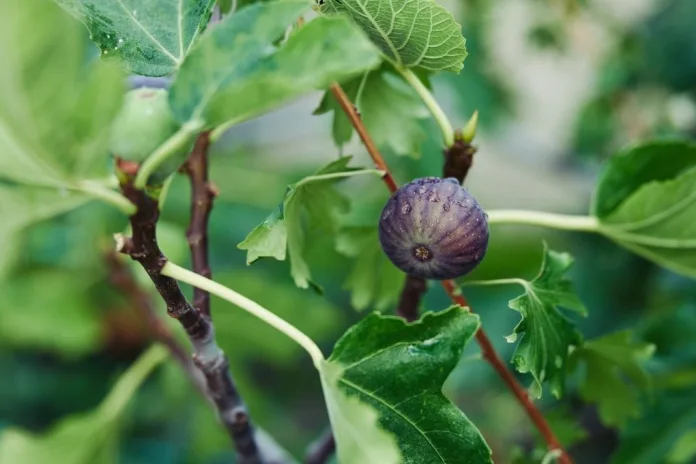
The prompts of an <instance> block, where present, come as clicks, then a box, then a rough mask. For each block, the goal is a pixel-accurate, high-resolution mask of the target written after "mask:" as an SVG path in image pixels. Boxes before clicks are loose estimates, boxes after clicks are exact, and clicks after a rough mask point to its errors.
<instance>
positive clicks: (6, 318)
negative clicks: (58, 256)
mask: <svg viewBox="0 0 696 464" xmlns="http://www.w3.org/2000/svg"><path fill="white" fill-rule="evenodd" d="M91 283H92V282H90V279H88V278H87V279H86V278H85V276H83V275H80V274H79V273H70V272H69V271H66V270H51V271H41V272H32V273H28V274H25V275H22V276H20V277H16V278H12V279H8V280H7V281H6V282H4V283H3V284H2V285H0V294H2V295H3V304H2V307H1V308H0V345H2V346H6V347H18V348H38V349H44V350H49V351H51V352H54V353H60V354H64V355H66V356H75V355H80V354H86V353H89V352H91V351H93V350H94V349H95V348H96V347H98V346H99V345H100V343H101V341H102V335H103V330H102V322H101V320H102V319H101V317H100V314H99V312H98V308H95V307H94V305H92V304H91V301H90V300H89V297H88V295H89V294H88V293H87V292H86V290H87V289H88V288H89V285H90V284H91ZM37 289H38V290H39V291H37Z"/></svg>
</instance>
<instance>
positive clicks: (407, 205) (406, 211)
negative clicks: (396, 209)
mask: <svg viewBox="0 0 696 464" xmlns="http://www.w3.org/2000/svg"><path fill="white" fill-rule="evenodd" d="M411 210H413V207H412V206H411V203H409V202H404V204H403V205H402V206H401V212H402V213H404V214H411Z"/></svg>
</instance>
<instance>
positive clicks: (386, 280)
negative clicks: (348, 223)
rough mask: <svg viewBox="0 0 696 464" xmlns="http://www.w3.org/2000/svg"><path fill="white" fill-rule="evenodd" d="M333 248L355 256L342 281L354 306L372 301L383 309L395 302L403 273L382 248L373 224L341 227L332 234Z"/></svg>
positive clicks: (375, 306) (377, 308) (402, 281)
mask: <svg viewBox="0 0 696 464" xmlns="http://www.w3.org/2000/svg"><path fill="white" fill-rule="evenodd" d="M336 250H337V251H338V252H339V253H341V254H343V255H346V256H349V257H351V258H354V260H355V262H354V264H353V268H352V269H351V271H350V274H349V275H348V278H347V279H346V282H345V283H344V285H343V288H345V289H347V290H350V292H351V296H350V302H351V304H352V305H353V307H354V308H355V309H357V310H359V311H362V310H364V309H366V308H368V307H370V305H372V306H373V307H374V308H375V309H376V310H378V311H384V310H386V309H388V308H390V307H392V306H393V305H394V304H395V303H396V301H397V299H398V298H399V295H400V294H401V287H402V286H403V283H404V279H405V277H406V275H405V274H404V273H403V272H401V271H400V270H399V269H398V268H397V267H396V266H394V264H392V262H391V261H389V259H388V258H387V257H386V255H385V254H384V251H382V247H381V246H380V245H379V240H378V238H377V227H376V226H375V227H348V228H344V229H342V230H341V232H340V233H339V234H338V236H337V237H336Z"/></svg>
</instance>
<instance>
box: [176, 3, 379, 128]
mask: <svg viewBox="0 0 696 464" xmlns="http://www.w3.org/2000/svg"><path fill="white" fill-rule="evenodd" d="M308 9H309V4H308V3H307V2H306V1H295V0H280V1H274V2H268V3H262V4H254V5H251V6H248V7H245V8H242V9H241V10H240V11H239V12H238V13H236V14H234V15H232V16H230V17H228V18H226V19H225V20H223V22H222V23H220V24H219V25H217V26H216V27H215V28H213V29H212V30H211V31H210V32H209V33H208V34H206V35H205V36H203V37H202V38H201V40H200V41H199V42H198V43H197V44H196V45H195V46H194V47H193V49H192V50H191V54H190V55H189V56H188V57H187V58H186V60H185V61H184V64H183V65H182V67H181V70H180V71H179V73H178V74H177V76H176V79H175V81H174V83H173V84H172V89H171V100H170V101H171V104H172V108H173V110H174V113H175V115H176V117H177V118H179V120H180V121H181V122H186V121H190V120H201V121H203V122H204V124H206V125H207V126H211V127H216V126H220V125H225V126H227V125H230V124H235V123H239V122H241V121H244V120H247V119H251V118H253V117H255V116H258V115H259V114H261V113H263V112H266V111H270V110H271V109H273V108H276V107H278V106H280V105H282V104H285V103H288V102H289V101H291V100H293V99H295V98H297V97H299V96H301V95H303V94H305V93H307V92H310V91H312V90H322V89H326V88H327V87H329V85H331V84H332V83H333V82H335V81H341V80H344V79H348V78H350V77H352V76H354V75H356V74H359V73H361V72H364V71H365V70H367V69H370V68H373V67H375V66H376V65H377V64H378V63H379V54H378V53H377V50H376V49H375V47H374V46H373V45H372V44H371V43H370V41H369V40H368V39H367V38H366V37H365V36H364V34H363V33H362V32H361V31H360V30H359V29H358V28H357V27H355V26H354V25H352V24H351V23H350V21H349V20H347V19H345V18H317V19H315V20H313V21H311V22H310V23H309V24H307V25H306V26H304V27H302V28H301V29H300V30H298V31H297V32H296V33H294V34H293V35H292V36H291V37H290V39H288V41H287V42H286V43H284V44H283V45H282V46H281V47H280V48H274V47H273V42H274V41H275V40H276V39H278V38H279V37H281V36H282V35H283V33H284V32H285V30H286V29H287V27H288V26H289V25H291V24H292V23H293V21H295V20H296V19H297V18H299V17H300V16H301V15H302V14H303V13H305V12H306V11H307V10H308Z"/></svg>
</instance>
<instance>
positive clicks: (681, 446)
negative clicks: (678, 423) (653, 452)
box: [667, 428, 696, 464]
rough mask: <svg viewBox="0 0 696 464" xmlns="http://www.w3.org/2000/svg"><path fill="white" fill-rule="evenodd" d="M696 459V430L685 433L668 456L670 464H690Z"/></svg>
mask: <svg viewBox="0 0 696 464" xmlns="http://www.w3.org/2000/svg"><path fill="white" fill-rule="evenodd" d="M694 458H696V428H694V429H691V430H689V431H688V432H686V433H684V434H683V435H682V436H681V437H680V438H679V440H677V442H676V443H675V444H674V446H673V447H672V451H670V452H669V456H667V462H668V463H669V464H689V463H690V462H693V461H694Z"/></svg>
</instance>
